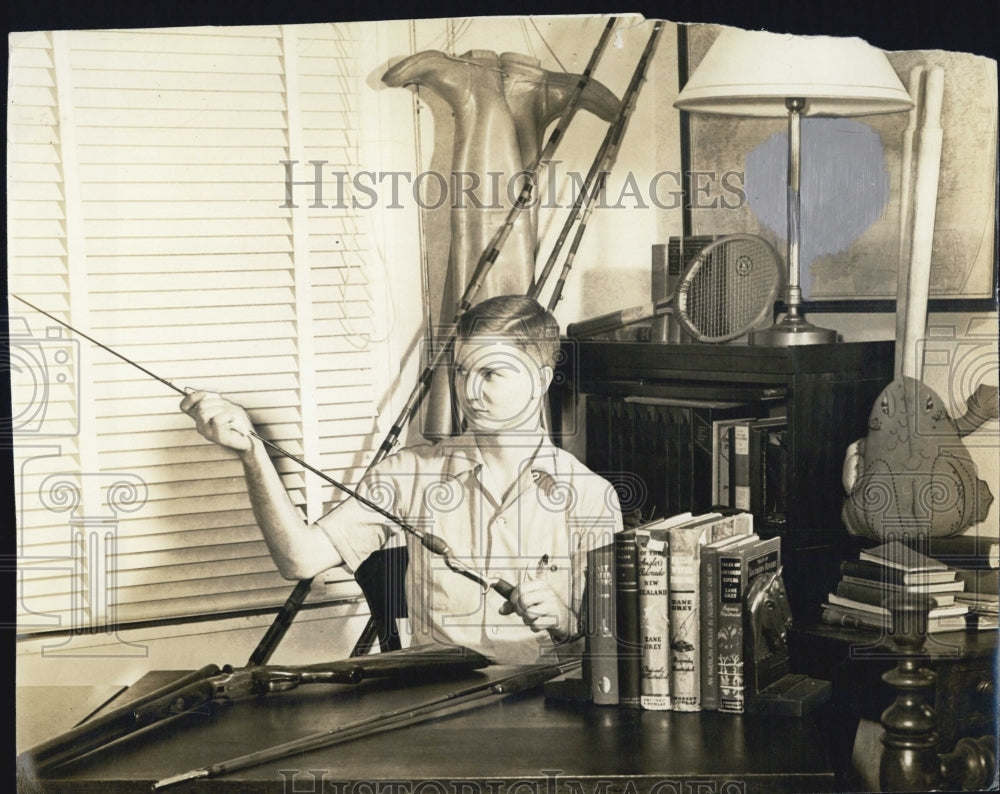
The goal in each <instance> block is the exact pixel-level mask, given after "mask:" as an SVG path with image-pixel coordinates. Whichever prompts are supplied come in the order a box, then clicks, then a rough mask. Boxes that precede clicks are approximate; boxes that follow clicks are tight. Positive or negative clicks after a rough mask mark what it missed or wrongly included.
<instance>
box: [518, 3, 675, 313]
mask: <svg viewBox="0 0 1000 794" xmlns="http://www.w3.org/2000/svg"><path fill="white" fill-rule="evenodd" d="M662 28H663V22H662V21H659V20H658V21H657V22H655V23H654V25H653V30H652V31H651V32H650V34H649V39H648V40H647V41H646V47H645V49H644V50H643V52H642V56H641V57H640V58H639V62H638V63H637V64H636V67H635V71H634V72H633V73H632V79H631V81H630V82H629V85H628V88H627V89H626V90H625V94H624V96H623V97H622V104H621V107H620V108H619V110H618V118H617V119H615V122H614V123H613V124H612V125H611V126H610V127H609V128H608V131H607V134H606V135H605V137H604V141H603V142H602V143H601V147H600V149H599V150H598V154H597V157H596V158H595V159H594V163H593V164H592V165H591V168H590V171H589V172H588V174H587V178H586V179H585V180H584V185H583V188H582V190H581V191H580V195H579V196H577V198H576V201H575V202H574V204H573V209H572V211H571V212H570V216H569V217H568V218H567V219H566V223H565V224H563V228H562V231H561V232H560V234H559V238H558V239H557V241H556V246H555V248H553V250H552V254H551V255H550V256H549V259H548V260H547V261H546V263H545V267H544V268H543V269H542V273H541V274H540V275H539V278H538V282H537V283H536V285H535V293H534V295H532V297H536V296H537V294H538V293H539V292H541V288H542V286H543V285H544V283H545V281H546V280H547V279H548V277H549V273H550V272H551V270H552V267H553V265H554V264H555V260H556V257H557V255H558V254H559V252H560V250H561V249H562V246H563V244H564V243H565V241H566V237H567V236H568V234H569V230H570V227H572V225H573V223H575V221H576V218H577V217H579V219H580V225H579V226H578V227H577V230H576V234H575V235H574V237H573V242H572V244H571V245H570V249H569V253H567V255H566V259H565V261H564V262H563V267H562V271H561V272H560V274H559V278H558V279H557V281H556V285H555V287H553V289H552V295H551V296H550V297H549V303H548V306H547V308H548V310H549V311H552V310H553V309H555V307H556V304H557V303H559V301H560V299H561V298H562V290H563V287H564V286H565V284H566V278H567V276H568V275H569V271H570V269H571V268H572V267H573V260H574V259H575V258H576V253H577V251H578V250H579V248H580V241H581V240H582V239H583V235H584V232H586V230H587V221H588V220H589V219H590V215H591V213H592V212H593V211H594V205H595V204H596V203H597V198H598V197H599V196H601V195H602V194H603V192H604V185H605V183H606V182H607V178H608V169H609V168H610V167H611V163H612V162H613V161H614V159H615V158H616V157H617V155H618V150H619V148H620V147H621V143H622V138H623V137H624V135H625V128H626V127H627V126H628V120H629V117H630V115H631V113H632V110H633V109H634V108H635V100H636V97H637V96H638V94H639V89H640V88H641V86H642V82H643V80H644V79H645V77H646V69H647V66H648V64H649V59H650V58H651V57H652V54H653V49H654V48H655V47H656V42H657V40H658V39H659V37H660V31H661V30H662ZM595 177H596V184H595V185H594V189H593V190H590V189H589V188H590V184H591V183H592V182H594V180H595ZM584 202H586V206H583V205H584ZM581 207H583V212H582V214H581V213H580V208H581Z"/></svg>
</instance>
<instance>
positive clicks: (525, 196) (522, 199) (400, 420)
mask: <svg viewBox="0 0 1000 794" xmlns="http://www.w3.org/2000/svg"><path fill="white" fill-rule="evenodd" d="M617 22H618V17H614V16H613V17H610V18H609V19H608V23H607V25H605V27H604V30H603V31H602V33H601V36H600V38H599V39H598V42H597V46H596V47H595V48H594V51H593V52H592V53H591V55H590V60H589V61H588V62H587V66H586V68H585V69H584V70H583V72H582V73H581V75H580V79H579V80H578V81H577V84H576V86H575V87H574V89H573V94H572V95H571V97H570V101H569V103H568V104H567V105H566V108H565V109H564V110H563V113H562V115H561V116H560V117H559V121H558V122H557V123H556V126H555V128H554V129H553V130H552V133H551V134H550V135H549V138H548V140H547V141H546V143H545V146H544V147H543V148H542V151H540V152H539V153H538V155H537V156H536V157H535V159H534V161H533V162H532V163H531V165H530V166H529V167H528V168H526V169H525V171H526V172H527V174H528V178H527V179H525V182H524V186H523V187H522V189H521V192H520V193H519V194H518V197H517V200H516V201H515V202H514V205H513V206H512V207H511V208H510V211H509V212H508V213H507V217H506V219H505V221H504V224H503V226H501V227H500V228H499V229H498V230H497V231H496V233H495V234H494V235H493V239H492V240H491V241H490V243H489V245H488V246H487V248H486V249H485V250H484V251H483V253H482V255H481V256H480V257H479V261H478V262H477V263H476V267H475V269H474V270H473V272H472V276H471V277H470V278H469V283H468V285H467V286H466V288H465V292H463V293H462V297H461V298H460V300H459V302H458V305H457V307H456V311H455V315H454V317H453V319H452V321H451V325H450V326H449V327H448V329H447V332H446V334H445V337H444V341H443V344H439V345H435V348H436V352H435V354H434V356H433V358H432V359H431V360H430V361H429V362H428V363H427V365H426V366H425V367H424V369H423V371H422V372H421V373H420V377H419V378H418V379H417V383H416V385H415V386H414V387H413V390H412V391H411V392H410V395H409V397H408V398H407V400H406V402H405V403H404V405H403V407H402V409H401V410H400V412H399V414H398V415H397V417H396V420H395V421H394V422H393V423H392V426H391V427H390V428H389V432H388V433H387V434H386V437H385V439H384V440H383V441H382V444H381V445H380V446H379V448H378V450H376V452H375V455H374V456H373V457H372V460H371V462H370V463H369V464H368V466H367V468H366V469H365V474H367V473H368V472H369V471H371V469H372V468H373V467H375V466H377V465H378V464H379V463H380V462H381V461H382V460H383V459H384V458H385V456H386V455H388V454H389V453H390V452H392V450H393V449H394V448H395V446H396V444H397V443H398V442H399V437H400V435H402V432H403V430H404V429H405V428H406V425H407V424H408V423H409V421H410V419H411V418H412V417H413V414H414V413H416V411H417V408H418V407H419V406H420V403H421V401H422V400H423V399H424V397H425V396H426V394H427V391H428V389H430V385H431V379H432V378H433V376H434V373H435V372H436V371H437V369H438V368H439V367H440V366H441V364H442V363H444V361H445V360H446V358H447V357H448V356H449V355H450V353H451V348H452V346H453V345H454V344H455V339H456V338H457V337H458V322H459V320H460V319H461V316H462V315H463V314H464V313H465V312H467V311H468V310H469V309H470V308H472V303H473V301H474V300H475V299H476V295H478V294H479V290H480V288H481V287H482V285H483V282H484V281H485V280H486V277H487V276H488V275H489V272H490V270H491V269H492V268H493V265H494V264H495V263H496V260H497V257H498V256H499V255H500V250H501V248H502V247H503V245H504V243H505V242H506V241H507V238H508V237H509V236H510V233H511V230H512V229H513V228H514V222H515V221H516V220H517V217H518V216H519V215H520V213H521V211H522V210H524V209H525V207H527V206H528V204H529V202H530V201H531V193H532V190H533V188H534V184H535V182H536V181H537V178H538V168H539V166H540V165H541V164H542V163H544V162H546V161H548V160H551V158H552V156H553V154H555V150H556V148H557V147H558V145H559V142H560V141H561V140H562V137H563V134H564V132H565V130H566V128H567V127H568V126H569V122H570V121H571V120H572V117H573V115H574V114H575V113H576V110H577V108H578V107H579V104H580V98H581V97H582V96H583V92H584V90H585V89H586V87H587V85H588V84H589V83H590V80H591V77H592V75H593V72H594V70H595V69H596V68H597V64H598V61H600V58H601V55H602V53H603V52H604V49H605V47H606V46H607V43H608V40H609V39H610V38H611V34H612V32H613V31H614V28H615V25H616V24H617ZM311 586H312V580H311V579H302V580H300V581H299V582H298V583H297V584H296V585H295V587H294V588H293V589H292V592H291V593H290V594H289V596H288V598H287V599H286V600H285V603H284V605H283V606H282V607H281V609H280V610H279V612H278V614H277V615H276V616H275V619H274V622H273V623H272V624H271V626H270V627H269V628H268V630H267V632H266V633H265V634H264V636H263V637H262V638H261V640H260V642H259V643H258V644H257V647H256V648H255V649H254V652H253V654H252V655H251V656H250V660H251V663H253V664H264V663H266V661H267V660H268V659H269V658H270V656H271V654H272V653H273V652H274V649H275V648H276V647H277V645H278V643H279V642H281V639H282V637H284V635H285V632H286V631H287V630H288V626H289V625H290V624H291V622H292V620H293V619H294V618H295V615H296V614H297V613H298V611H299V609H300V608H301V606H302V604H303V603H304V602H305V599H306V597H307V596H308V595H309V589H310V587H311Z"/></svg>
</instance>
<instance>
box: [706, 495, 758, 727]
mask: <svg viewBox="0 0 1000 794" xmlns="http://www.w3.org/2000/svg"><path fill="white" fill-rule="evenodd" d="M727 531H728V532H731V533H732V534H729V535H725V534H722V533H723V532H727ZM752 532H753V516H752V515H751V514H750V513H741V514H738V515H736V516H729V517H727V518H723V519H720V520H719V521H718V522H716V525H715V527H714V528H713V530H712V538H711V540H712V542H711V543H707V544H706V545H705V546H704V548H702V550H701V571H700V579H701V581H700V582H699V596H698V609H699V613H700V616H701V620H700V634H701V657H700V666H701V708H702V710H703V711H714V710H715V709H717V708H718V706H719V678H718V645H717V640H716V636H717V634H718V623H719V558H718V553H719V550H720V549H722V548H724V547H729V546H732V545H733V544H736V543H740V542H745V539H746V538H748V537H749V536H750V535H751V534H752Z"/></svg>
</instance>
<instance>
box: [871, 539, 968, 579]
mask: <svg viewBox="0 0 1000 794" xmlns="http://www.w3.org/2000/svg"><path fill="white" fill-rule="evenodd" d="M858 557H859V558H860V559H862V560H866V561H868V562H875V563H878V564H879V565H884V566H886V567H887V568H894V569H896V570H899V571H906V572H907V573H925V572H928V571H946V570H947V569H948V566H947V565H945V564H944V563H943V562H941V561H940V560H935V559H933V558H932V557H928V556H927V555H926V554H921V553H920V552H919V551H916V550H915V549H911V548H910V547H909V546H907V545H906V544H905V543H902V542H900V541H898V540H893V541H889V542H888V543H883V544H882V545H881V546H875V547H874V548H871V549H864V550H863V551H861V553H860V554H859V555H858Z"/></svg>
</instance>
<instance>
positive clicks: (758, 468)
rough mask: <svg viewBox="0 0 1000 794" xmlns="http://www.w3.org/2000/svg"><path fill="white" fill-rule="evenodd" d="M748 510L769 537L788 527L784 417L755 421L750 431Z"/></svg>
mask: <svg viewBox="0 0 1000 794" xmlns="http://www.w3.org/2000/svg"><path fill="white" fill-rule="evenodd" d="M748 458H749V487H750V507H749V510H750V512H751V513H753V514H754V515H755V516H756V517H757V519H758V525H757V528H758V530H759V531H764V532H766V533H767V534H776V533H778V532H781V531H782V530H783V529H784V526H785V520H786V519H785V516H786V514H787V512H788V504H787V503H788V500H787V497H786V494H785V488H786V483H787V481H788V419H787V418H786V417H784V416H779V417H771V418H767V419H756V420H754V421H753V422H752V423H751V424H750V427H749V452H748Z"/></svg>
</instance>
